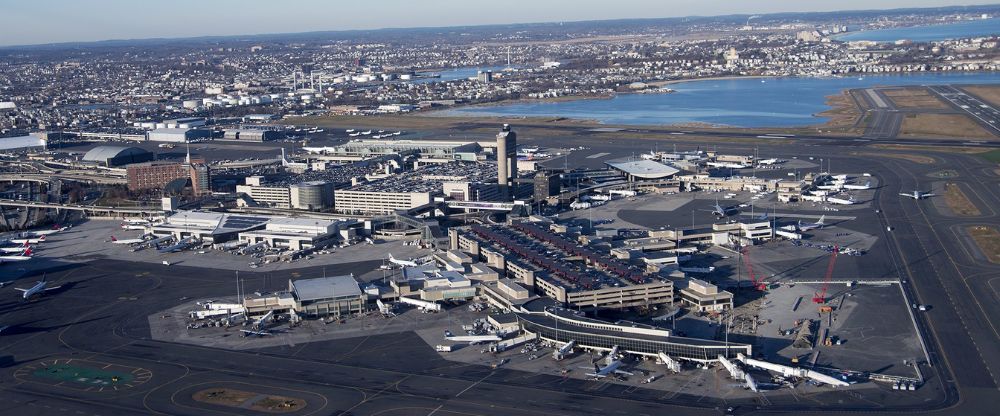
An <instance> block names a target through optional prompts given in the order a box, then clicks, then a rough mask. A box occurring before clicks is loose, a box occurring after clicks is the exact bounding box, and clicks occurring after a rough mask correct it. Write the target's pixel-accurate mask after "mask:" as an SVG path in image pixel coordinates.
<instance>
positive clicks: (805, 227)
mask: <svg viewBox="0 0 1000 416" xmlns="http://www.w3.org/2000/svg"><path fill="white" fill-rule="evenodd" d="M825 219H826V215H821V216H820V217H819V221H816V222H807V223H803V222H802V221H801V220H799V231H809V230H814V229H817V228H823V227H824V226H825V225H826V224H823V220H825Z"/></svg>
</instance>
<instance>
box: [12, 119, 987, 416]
mask: <svg viewBox="0 0 1000 416" xmlns="http://www.w3.org/2000/svg"><path fill="white" fill-rule="evenodd" d="M800 143H802V144H800V145H781V146H768V145H761V146H758V147H760V151H761V154H762V155H763V154H765V153H767V154H771V155H775V156H781V157H785V155H792V154H794V155H798V156H799V157H800V158H801V157H805V156H810V155H811V156H816V157H831V155H834V156H833V158H834V160H833V163H834V165H835V166H841V165H848V164H851V163H858V164H863V165H864V166H865V167H866V171H869V172H871V173H872V174H873V175H875V176H876V177H878V178H879V179H880V186H881V187H880V189H879V190H878V191H877V192H876V196H875V200H874V201H873V202H872V204H873V207H872V208H874V209H880V210H882V215H880V216H878V217H877V218H878V219H877V221H879V223H880V224H881V225H886V226H888V225H891V226H892V227H893V228H894V230H893V231H891V232H890V231H882V234H883V235H881V236H880V237H881V238H880V239H879V242H878V243H877V245H883V246H884V247H882V248H881V249H880V250H882V251H880V253H885V257H886V258H885V259H884V261H885V262H887V263H891V269H892V270H893V271H895V272H896V273H898V275H899V276H901V277H902V278H903V279H905V280H906V283H905V284H904V288H905V290H907V291H908V292H909V293H910V295H911V296H912V297H913V298H914V299H915V301H917V302H919V303H924V304H930V305H933V308H932V309H931V310H930V311H928V312H926V313H921V314H918V326H919V328H920V330H921V333H922V335H923V337H924V338H925V339H926V340H927V343H928V346H929V349H930V357H931V362H930V363H927V365H922V366H921V370H922V371H923V372H924V375H925V377H926V378H927V380H928V381H927V383H928V385H927V386H925V387H923V388H922V389H920V390H918V391H917V392H915V393H916V395H909V394H906V395H903V394H899V395H894V394H893V393H892V392H891V391H890V392H888V393H884V392H881V393H879V392H880V391H879V390H876V393H875V394H874V395H867V396H864V395H856V394H855V393H854V392H846V391H845V392H840V391H836V390H831V391H829V392H827V393H820V394H815V395H810V396H808V397H798V396H794V395H793V396H792V397H791V398H789V399H787V400H768V399H766V398H762V399H759V400H755V401H753V402H747V401H743V402H740V401H724V400H723V401H718V400H714V399H711V398H706V397H698V396H696V395H693V394H678V395H664V394H662V392H654V391H649V390H644V389H641V388H638V387H636V386H628V385H619V384H612V383H597V382H593V381H582V380H572V379H563V378H561V377H557V376H555V375H546V374H533V373H525V372H519V371H513V370H506V369H503V368H500V369H497V370H493V369H490V368H488V367H484V366H480V365H471V364H461V363H454V362H449V361H446V360H444V359H442V358H441V357H440V356H439V355H438V354H436V353H434V352H433V350H432V348H431V347H430V346H428V345H427V344H426V343H424V342H423V341H422V340H421V339H420V338H419V337H418V336H417V335H416V334H413V333H411V332H404V333H399V334H390V335H377V336H367V337H358V338H350V339H340V340H335V341H324V342H315V343H307V344H297V345H286V346H281V347H272V348H266V349H258V350H250V351H229V350H222V349H213V348H206V347H199V346H193V345H181V344H174V343H169V342H162V341H155V340H153V339H152V338H151V336H150V333H149V324H148V320H147V316H148V315H150V314H153V313H156V312H157V311H161V310H164V309H167V308H169V307H172V306H175V305H177V304H179V303H181V300H180V299H181V298H183V297H190V298H199V297H215V296H222V295H225V294H229V293H231V292H232V291H233V290H234V289H233V282H232V278H231V273H230V272H229V271H221V270H212V269H201V268H193V267H184V266H176V267H175V266H172V267H170V268H165V267H162V266H158V265H151V264H143V263H134V262H125V261H113V260H94V261H92V262H90V263H85V264H78V263H65V264H59V263H58V262H55V263H54V264H53V265H52V267H50V268H48V269H47V270H45V271H37V272H36V273H37V274H36V275H34V276H27V277H24V278H22V279H20V280H19V281H18V282H17V283H16V285H17V286H21V287H23V286H24V285H25V284H30V282H31V281H33V280H35V279H37V278H39V277H40V274H41V273H45V274H46V276H47V278H48V279H49V280H52V281H53V282H56V283H58V284H62V285H63V288H62V289H60V290H58V291H54V292H53V293H51V294H49V295H48V296H45V297H42V298H40V299H38V300H35V301H31V302H22V301H21V300H20V298H19V296H18V292H15V291H13V290H11V289H9V286H8V287H7V288H4V289H0V295H2V296H0V325H10V327H9V328H8V329H7V330H5V331H4V332H3V333H0V400H2V402H3V403H4V404H5V410H4V412H9V413H10V414H18V415H36V414H37V415H47V414H80V415H110V414H116V415H117V414H192V415H194V414H198V415H205V414H232V413H233V412H234V409H232V408H225V407H211V406H210V405H205V404H203V403H197V402H194V401H193V400H192V399H191V393H192V392H194V391H197V390H198V389H200V388H203V387H206V386H209V387H211V386H245V385H254V386H262V387H265V388H267V387H269V386H270V387H273V388H274V389H275V391H276V392H280V393H282V394H286V395H287V394H292V393H294V392H298V397H300V398H302V399H303V400H305V401H306V402H307V403H308V405H307V406H306V407H305V408H303V409H302V410H300V411H298V412H295V413H290V414H343V415H348V414H350V415H370V414H386V415H418V414H419V415H428V414H435V415H437V414H442V415H444V414H491V415H492V414H496V415H504V414H515V413H516V414H544V415H576V414H601V415H611V414H622V415H641V414H648V415H653V414H666V413H669V414H678V415H703V414H704V415H718V414H722V413H724V409H725V408H726V407H728V406H735V407H736V413H741V414H742V413H747V414H790V413H794V414H858V412H863V413H880V412H895V411H899V410H907V411H908V412H909V413H912V414H926V415H952V414H962V415H989V414H995V403H996V402H997V400H998V399H1000V392H998V391H997V386H998V379H997V377H996V374H1000V373H998V371H1000V348H998V345H1000V335H998V332H997V329H996V326H995V325H996V324H995V323H994V322H993V320H992V318H993V317H995V316H1000V304H998V302H997V292H996V289H995V287H994V286H993V284H994V282H995V281H996V280H997V279H996V276H998V273H1000V267H998V266H996V265H991V264H989V263H987V262H986V261H985V260H984V259H983V256H982V255H981V254H979V253H977V252H976V251H975V248H974V247H971V246H970V245H969V241H968V238H965V237H964V236H963V234H962V231H961V229H962V228H963V227H964V226H965V225H967V224H982V223H987V224H996V223H997V222H998V221H997V220H998V218H997V213H996V209H997V208H996V207H1000V189H998V188H997V187H996V183H997V182H998V180H1000V178H998V176H997V175H996V172H995V171H994V166H995V165H991V164H989V163H987V162H986V161H983V160H980V159H978V158H976V157H974V156H966V155H957V154H943V153H935V154H933V156H934V157H935V158H936V160H937V162H936V163H935V164H930V165H922V164H917V163H913V162H909V161H906V160H900V159H890V158H881V157H877V156H850V155H849V153H850V152H852V151H864V152H868V153H870V152H872V149H867V150H866V149H864V147H863V145H864V144H865V143H867V142H864V141H857V140H851V139H829V138H822V139H802V140H801V141H800ZM561 144H563V145H565V143H561ZM668 144H669V141H667V140H664V141H663V142H662V144H661V148H666V146H667V145H668ZM820 144H822V145H820ZM949 144H954V142H949ZM574 145H582V146H586V147H587V148H588V150H587V151H584V152H582V153H581V154H580V155H579V156H574V159H572V160H571V163H572V162H573V161H575V158H580V159H585V157H586V156H587V155H591V154H594V153H599V152H606V153H608V156H607V158H614V157H622V156H626V155H628V154H630V153H632V152H636V151H637V150H638V151H644V150H645V148H647V147H648V146H649V141H631V142H629V141H620V142H611V141H607V140H604V139H601V140H596V139H593V138H588V137H586V135H581V137H578V138H576V141H575V142H574ZM706 145H708V144H706ZM717 145H718V148H719V150H720V151H741V152H744V153H746V152H747V151H748V150H750V149H751V148H752V145H728V144H725V143H717ZM640 146H641V147H640ZM639 149H641V150H639ZM879 152H885V151H882V150H879ZM909 153H912V152H909ZM601 160H603V159H596V158H595V159H594V162H595V163H600V161H601ZM559 164H561V161H559ZM942 169H953V170H955V171H957V173H958V176H957V177H954V178H950V179H949V182H958V183H961V184H963V186H965V187H966V188H965V189H969V190H971V191H972V192H970V193H969V197H970V199H972V200H973V202H974V203H976V205H977V206H978V207H979V208H980V210H981V211H982V212H983V213H984V214H983V215H982V216H981V217H977V218H959V217H955V216H953V215H950V214H948V213H943V212H940V211H939V210H938V209H937V208H935V207H934V205H933V204H931V203H930V202H929V201H928V200H922V201H913V200H911V199H909V198H901V197H899V196H898V193H899V192H906V191H910V190H912V189H926V188H927V185H928V184H929V183H930V182H933V181H935V180H936V179H934V178H932V177H929V176H928V174H929V173H932V172H934V171H938V170H942ZM835 170H838V169H836V168H835ZM852 215H853V214H852ZM881 230H886V228H885V227H881ZM0 267H7V266H6V265H4V266H0ZM373 267H375V265H373V264H369V263H363V264H346V265H341V266H339V269H338V270H337V273H340V274H345V273H350V272H354V273H355V274H363V273H364V272H366V271H369V270H370V269H371V268H373ZM298 272H299V273H304V272H303V270H298ZM283 273H286V272H275V273H271V278H270V279H268V280H269V281H270V282H272V284H273V285H274V286H275V287H274V288H272V289H278V288H280V287H281V286H283V285H284V282H285V281H286V279H287V277H288V276H287V275H285V274H283ZM288 273H290V272H288ZM52 359H81V360H89V361H96V362H104V363H108V364H116V365H120V366H127V367H132V368H139V369H142V370H146V371H149V372H151V373H152V377H151V378H150V379H149V380H148V381H146V382H145V383H143V384H141V385H137V386H135V387H132V388H124V389H120V390H113V391H107V390H106V391H102V392H94V391H84V390H81V389H79V388H77V387H78V386H72V385H54V384H52V383H47V382H43V381H39V380H38V379H35V378H31V377H29V378H27V379H24V378H16V377H14V375H15V373H17V371H18V370H19V369H22V368H24V367H25V366H26V365H32V364H35V363H37V362H38V361H40V360H52ZM70 384H72V383H70ZM704 387H705V388H711V386H708V385H706V386H704ZM690 390H696V389H690ZM935 392H940V394H936V393H935ZM758 408H759V409H758Z"/></svg>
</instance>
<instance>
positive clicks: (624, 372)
mask: <svg viewBox="0 0 1000 416" xmlns="http://www.w3.org/2000/svg"><path fill="white" fill-rule="evenodd" d="M615 374H624V375H626V376H634V375H635V374H632V373H630V372H628V371H625V370H615Z"/></svg>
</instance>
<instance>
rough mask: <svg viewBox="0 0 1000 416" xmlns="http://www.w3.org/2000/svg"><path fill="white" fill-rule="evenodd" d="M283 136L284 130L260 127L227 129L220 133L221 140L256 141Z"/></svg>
mask: <svg viewBox="0 0 1000 416" xmlns="http://www.w3.org/2000/svg"><path fill="white" fill-rule="evenodd" d="M284 138H285V132H283V131H280V130H275V129H260V128H256V129H252V128H239V129H227V130H226V131H225V132H224V133H223V135H222V140H230V141H238V142H258V143H260V142H266V141H271V140H281V139H284Z"/></svg>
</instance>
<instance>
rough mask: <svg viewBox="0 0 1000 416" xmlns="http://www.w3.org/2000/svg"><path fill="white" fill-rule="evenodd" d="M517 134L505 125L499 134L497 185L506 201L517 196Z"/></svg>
mask: <svg viewBox="0 0 1000 416" xmlns="http://www.w3.org/2000/svg"><path fill="white" fill-rule="evenodd" d="M516 181H517V133H514V131H513V130H511V129H510V125H509V124H504V125H503V128H502V129H501V130H500V133H498V134H497V184H499V185H500V195H501V197H502V198H503V200H504V201H510V200H512V199H514V196H515V195H516V194H517V183H516Z"/></svg>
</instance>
